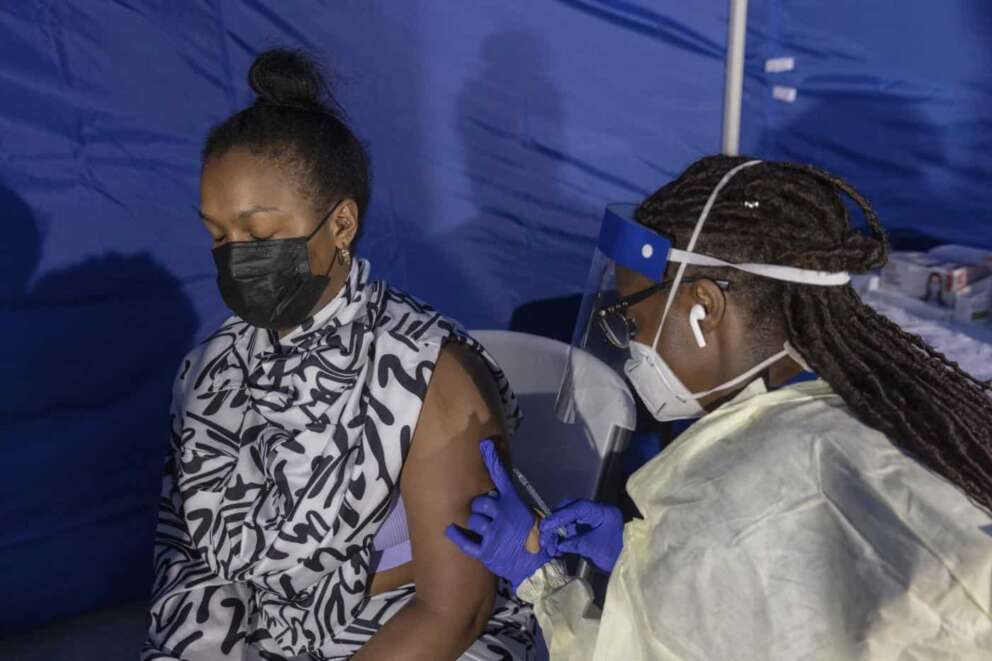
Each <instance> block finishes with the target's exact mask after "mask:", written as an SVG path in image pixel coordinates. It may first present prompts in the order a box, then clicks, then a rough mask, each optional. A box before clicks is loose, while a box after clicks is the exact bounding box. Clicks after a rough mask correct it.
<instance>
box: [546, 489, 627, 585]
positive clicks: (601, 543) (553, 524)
mask: <svg viewBox="0 0 992 661" xmlns="http://www.w3.org/2000/svg"><path fill="white" fill-rule="evenodd" d="M540 528H541V548H542V549H547V551H548V553H549V554H550V555H552V556H555V557H557V556H559V555H561V554H562V553H575V554H577V555H581V556H582V557H583V558H586V559H588V560H590V561H591V562H592V563H593V564H594V565H596V566H597V567H599V568H600V569H602V570H603V571H605V572H610V571H613V565H615V564H616V563H617V558H619V557H620V551H622V550H623V514H621V513H620V510H619V509H617V508H616V507H613V506H612V505H603V504H602V503H596V502H593V501H591V500H566V501H565V502H563V503H562V504H560V505H559V506H558V507H557V508H555V511H553V512H552V513H551V515H550V516H549V517H548V518H546V519H544V520H543V521H541V526H540ZM562 533H564V535H563V534H562Z"/></svg>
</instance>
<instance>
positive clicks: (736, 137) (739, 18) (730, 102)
mask: <svg viewBox="0 0 992 661" xmlns="http://www.w3.org/2000/svg"><path fill="white" fill-rule="evenodd" d="M746 33H747V0H730V21H729V27H728V29H727V78H726V82H725V87H724V91H723V153H724V154H727V155H730V156H736V155H737V154H739V153H740V148H741V97H742V96H743V94H744V37H745V35H746Z"/></svg>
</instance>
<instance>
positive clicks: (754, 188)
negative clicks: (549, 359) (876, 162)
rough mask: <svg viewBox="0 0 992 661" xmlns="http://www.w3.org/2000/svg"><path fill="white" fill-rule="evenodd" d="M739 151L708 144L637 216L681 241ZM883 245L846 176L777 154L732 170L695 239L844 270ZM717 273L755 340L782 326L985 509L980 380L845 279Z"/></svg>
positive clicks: (991, 500)
mask: <svg viewBox="0 0 992 661" xmlns="http://www.w3.org/2000/svg"><path fill="white" fill-rule="evenodd" d="M749 160H752V159H750V158H743V157H729V156H710V157H706V158H703V159H701V160H699V161H697V162H695V163H694V164H692V165H691V166H690V167H689V168H688V169H687V170H686V171H685V172H684V173H683V174H682V175H681V176H679V177H678V178H677V179H676V180H674V181H672V182H671V183H669V184H667V185H665V186H663V187H662V188H660V189H659V190H658V191H657V192H655V193H654V194H653V195H651V196H650V197H649V198H647V199H646V200H645V201H644V202H643V203H642V204H641V205H640V207H639V208H638V209H637V212H636V218H637V220H638V221H639V222H640V223H642V224H644V225H646V226H648V227H651V228H652V229H655V230H657V231H659V232H661V233H663V234H666V235H668V236H669V237H670V238H671V239H672V240H673V241H674V244H675V245H677V246H679V247H685V245H686V244H687V243H688V240H689V237H690V236H691V234H692V231H693V229H694V227H695V225H696V221H697V219H698V217H699V213H700V211H701V210H702V208H703V205H704V204H705V203H706V200H707V199H708V198H709V195H710V193H711V192H712V191H713V188H714V187H715V186H716V185H717V183H718V182H719V181H720V179H721V178H722V177H723V176H724V175H725V174H726V173H727V172H728V171H729V170H731V169H732V168H734V167H735V166H737V165H740V164H741V163H744V162H746V161H749ZM839 193H843V194H845V195H847V196H848V197H849V198H850V199H851V200H852V201H853V202H854V203H855V204H857V206H858V207H859V208H860V209H861V212H862V214H863V215H864V217H865V220H866V221H867V223H868V228H869V230H870V235H866V234H863V233H861V232H859V231H857V230H856V229H854V228H853V227H852V226H851V224H850V222H849V218H848V212H847V207H846V206H845V204H844V202H843V200H842V198H841V196H840V195H839ZM888 249H889V244H888V238H887V237H886V234H885V231H884V230H883V228H882V225H881V223H880V222H879V220H878V216H877V215H876V214H875V211H874V210H873V209H872V208H871V205H870V204H869V203H868V201H867V200H865V198H864V197H862V196H861V194H859V193H858V192H857V191H856V190H855V189H854V188H853V187H852V186H851V185H850V184H848V183H847V182H846V181H844V180H842V179H841V178H839V177H836V176H834V175H832V174H830V173H828V172H825V171H823V170H820V169H817V168H815V167H812V166H809V165H798V164H793V163H775V162H763V163H760V164H758V165H755V166H751V167H748V168H745V169H743V170H741V171H739V172H738V173H737V174H736V175H734V177H733V178H731V180H730V181H729V183H728V184H727V185H726V186H725V187H724V188H723V190H722V191H721V192H720V194H719V195H718V196H717V199H716V201H715V203H714V205H713V208H712V209H711V211H710V215H709V217H708V218H707V220H706V225H705V226H704V227H703V231H702V233H701V234H700V236H699V240H698V242H697V247H696V250H697V251H698V252H701V253H705V254H707V255H712V256H714V257H718V258H721V259H724V260H726V261H729V262H735V263H743V262H759V263H771V264H782V265H786V266H794V267H798V268H804V269H815V270H820V271H850V272H852V273H864V272H866V271H869V270H871V269H875V268H878V267H880V266H882V265H883V264H885V262H886V259H887V257H888ZM704 270H705V269H704ZM712 271H713V272H716V270H712ZM720 277H725V278H728V279H732V280H733V282H734V291H735V292H736V291H740V292H741V293H740V296H741V298H742V300H743V305H744V306H745V309H747V310H748V311H749V312H750V313H751V316H752V318H753V319H754V327H753V329H752V330H753V331H755V339H756V341H757V342H758V343H761V342H763V341H765V340H764V339H762V338H767V337H770V335H771V333H770V331H773V330H775V329H777V330H778V333H781V331H782V330H783V329H784V331H785V334H786V336H787V338H788V340H789V342H790V343H791V344H792V345H793V346H794V347H795V348H796V349H798V351H799V352H800V353H801V354H802V356H803V357H804V358H805V359H806V361H807V362H809V364H810V365H811V366H812V367H813V369H814V370H815V371H816V372H817V373H818V374H819V376H820V377H821V378H823V379H824V380H825V381H827V382H828V383H829V384H830V386H831V387H832V388H833V389H834V391H835V392H836V393H837V394H838V395H840V396H841V397H842V398H843V399H844V401H845V402H846V403H847V405H848V406H849V407H850V409H851V410H852V411H853V412H854V414H855V415H856V416H857V418H858V419H859V420H861V421H862V422H864V423H865V424H867V425H869V426H870V427H873V428H875V429H877V430H878V431H880V432H882V433H884V434H885V435H886V436H887V437H888V438H889V439H890V440H891V441H892V442H893V443H895V444H896V445H897V446H898V447H900V448H901V449H903V450H904V451H906V452H907V453H909V454H911V455H912V456H914V457H915V458H916V459H917V460H918V461H920V462H922V463H923V464H924V465H925V466H927V467H928V468H929V469H930V470H932V471H934V472H936V473H938V474H939V475H942V476H943V477H945V478H946V479H948V480H950V481H951V482H952V483H953V484H955V485H957V486H958V487H959V488H960V489H961V490H962V491H964V492H965V493H966V494H967V495H968V496H969V497H970V498H971V499H972V501H973V502H975V503H976V504H977V505H979V506H980V507H982V508H983V509H985V510H986V511H988V512H990V513H992V398H990V396H989V392H990V391H992V387H990V385H989V384H987V383H983V382H982V381H979V380H978V379H976V378H974V377H973V376H971V375H969V374H967V373H966V372H964V371H963V370H962V369H961V368H960V367H959V366H958V365H957V363H954V362H952V361H950V360H948V359H947V358H946V357H945V356H944V355H943V354H941V353H940V352H939V351H937V350H936V349H934V348H933V347H931V346H930V345H928V344H927V343H926V342H925V341H924V340H923V339H922V338H921V337H919V336H917V335H913V334H911V333H907V332H906V331H904V330H902V329H901V328H899V326H897V325H896V324H895V323H893V322H892V321H890V320H889V319H887V318H886V317H884V316H882V315H880V314H878V313H877V312H875V311H874V310H872V309H871V308H870V307H868V306H867V305H865V304H864V303H863V302H862V301H861V299H860V298H859V297H858V295H857V293H856V292H855V291H854V289H853V288H852V287H851V286H849V285H848V286H844V287H820V286H812V285H802V284H797V283H791V282H781V281H775V280H770V279H767V278H761V277H758V276H750V275H748V274H745V273H742V272H739V271H734V272H733V274H732V275H730V274H729V273H728V272H727V271H725V270H723V271H722V272H721V274H720ZM767 348H768V347H762V348H761V349H762V350H765V349H767ZM765 355H767V354H765Z"/></svg>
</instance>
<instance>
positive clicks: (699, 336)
mask: <svg viewBox="0 0 992 661" xmlns="http://www.w3.org/2000/svg"><path fill="white" fill-rule="evenodd" d="M705 318H706V308H704V307H703V306H702V305H700V304H699V303H696V304H695V305H693V306H692V309H691V310H689V326H690V327H691V328H692V334H693V336H694V337H695V338H696V344H698V345H699V348H700V349H704V348H706V338H705V337H703V329H702V328H700V327H699V322H700V321H702V320H703V319H705Z"/></svg>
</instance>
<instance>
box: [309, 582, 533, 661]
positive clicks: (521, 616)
mask: <svg viewBox="0 0 992 661" xmlns="http://www.w3.org/2000/svg"><path fill="white" fill-rule="evenodd" d="M413 594H414V589H413V586H412V585H407V586H403V587H401V588H397V589H396V590H392V591H390V592H385V593H383V594H378V595H376V596H374V597H372V598H371V599H369V600H368V602H367V603H366V604H365V606H364V607H363V608H362V609H361V612H360V613H358V614H357V615H356V617H355V619H354V620H353V621H352V623H351V624H350V625H348V626H347V627H346V628H345V630H344V632H343V633H342V634H340V635H338V636H336V637H335V639H334V641H333V643H332V644H330V645H325V646H324V647H323V648H322V649H321V650H320V653H316V654H311V655H310V657H311V658H312V659H314V660H315V661H340V660H342V659H347V658H349V657H350V656H351V655H353V654H355V653H356V652H358V650H359V649H360V648H361V647H362V645H363V644H364V643H365V642H366V641H367V640H368V639H369V638H371V637H372V635H373V634H374V633H375V632H376V631H378V630H379V627H381V626H382V625H383V624H385V623H386V622H387V621H388V620H389V618H391V617H392V616H393V615H395V614H396V613H397V612H398V611H399V610H400V609H401V608H403V606H405V605H406V604H407V602H408V601H409V600H410V599H411V598H412V597H413ZM536 631H537V622H536V620H535V619H534V614H533V610H532V609H531V607H530V605H529V604H524V603H523V602H521V601H519V600H518V599H517V598H516V597H515V596H513V591H512V589H511V587H510V584H509V583H507V582H506V581H504V580H500V582H499V589H498V591H497V594H496V603H495V605H494V607H493V614H492V616H491V617H490V618H489V622H488V623H487V624H486V628H485V629H484V630H483V632H482V635H481V636H479V638H478V639H477V640H476V641H475V643H473V645H472V646H471V647H470V648H469V649H467V650H466V651H465V652H464V653H463V654H462V655H461V657H459V658H460V659H462V661H511V660H514V661H516V660H523V661H530V660H532V659H534V658H535V649H534V639H535V636H536Z"/></svg>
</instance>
